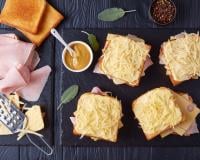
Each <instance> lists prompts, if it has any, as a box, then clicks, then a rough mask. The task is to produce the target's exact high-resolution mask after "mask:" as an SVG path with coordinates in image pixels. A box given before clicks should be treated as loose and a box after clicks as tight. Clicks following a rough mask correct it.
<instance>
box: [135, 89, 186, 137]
mask: <svg viewBox="0 0 200 160" xmlns="http://www.w3.org/2000/svg"><path fill="white" fill-rule="evenodd" d="M132 110H133V112H134V114H135V117H136V118H137V119H138V121H139V124H140V125H141V127H142V130H143V132H144V134H145V136H146V138H147V140H151V139H153V138H154V137H156V136H157V135H159V134H160V133H162V132H163V131H165V130H167V129H169V128H173V127H174V126H176V125H177V124H179V123H180V122H181V121H183V119H184V117H183V115H182V112H181V110H180V107H179V106H178V104H177V103H176V101H175V96H174V94H173V92H172V91H171V90H170V89H168V88H165V87H160V88H156V89H153V90H150V91H148V92H147V93H145V94H143V95H142V96H140V97H139V98H137V99H136V100H134V101H133V103H132Z"/></svg>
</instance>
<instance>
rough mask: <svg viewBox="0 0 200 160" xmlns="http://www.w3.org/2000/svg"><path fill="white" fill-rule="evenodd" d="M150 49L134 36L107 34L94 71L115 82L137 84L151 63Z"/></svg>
mask: <svg viewBox="0 0 200 160" xmlns="http://www.w3.org/2000/svg"><path fill="white" fill-rule="evenodd" d="M150 49H151V46H150V45H147V44H145V42H144V40H143V39H140V38H138V37H136V36H133V35H128V36H121V35H116V34H108V35H107V39H106V43H105V46H104V48H103V50H102V52H103V54H102V56H101V57H100V58H99V61H98V64H97V65H96V67H95V70H94V72H95V73H100V74H104V75H106V76H107V77H108V78H110V79H112V80H113V82H114V83H115V84H127V85H130V86H138V85H139V82H140V78H141V76H144V71H145V70H146V69H147V68H148V67H149V66H150V65H152V64H153V63H152V61H151V59H150V55H149V52H150Z"/></svg>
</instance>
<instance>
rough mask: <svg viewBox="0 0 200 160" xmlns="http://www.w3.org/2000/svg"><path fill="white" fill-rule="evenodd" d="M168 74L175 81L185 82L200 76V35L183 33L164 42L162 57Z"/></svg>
mask: <svg viewBox="0 0 200 160" xmlns="http://www.w3.org/2000/svg"><path fill="white" fill-rule="evenodd" d="M160 59H161V61H162V62H163V63H164V64H165V65H166V66H165V68H166V69H167V74H168V75H172V76H173V79H174V80H175V81H185V80H189V79H191V78H198V77H199V76H200V38H199V34H194V33H190V34H187V33H181V34H179V35H177V36H174V37H171V38H170V40H168V41H167V42H164V43H163V45H162V49H161V55H160Z"/></svg>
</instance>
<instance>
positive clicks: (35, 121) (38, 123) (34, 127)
mask: <svg viewBox="0 0 200 160" xmlns="http://www.w3.org/2000/svg"><path fill="white" fill-rule="evenodd" d="M25 115H26V116H27V119H28V124H27V127H26V129H28V130H31V131H40V130H42V129H43V128H44V121H43V116H42V112H41V108H40V106H38V105H35V106H32V108H30V109H29V110H28V111H27V112H26V113H25Z"/></svg>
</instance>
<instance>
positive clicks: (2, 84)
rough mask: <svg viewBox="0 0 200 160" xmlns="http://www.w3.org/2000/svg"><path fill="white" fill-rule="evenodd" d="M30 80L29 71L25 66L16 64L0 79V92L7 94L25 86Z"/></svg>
mask: <svg viewBox="0 0 200 160" xmlns="http://www.w3.org/2000/svg"><path fill="white" fill-rule="evenodd" d="M29 80H30V71H29V69H28V68H27V67H25V66H22V65H18V66H17V67H12V68H11V69H10V70H9V71H8V73H7V74H6V76H5V78H4V79H2V80H0V92H3V93H4V94H6V95H9V94H10V93H12V92H15V91H17V90H18V89H20V88H22V87H24V86H26V85H27V84H28V83H29Z"/></svg>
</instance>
